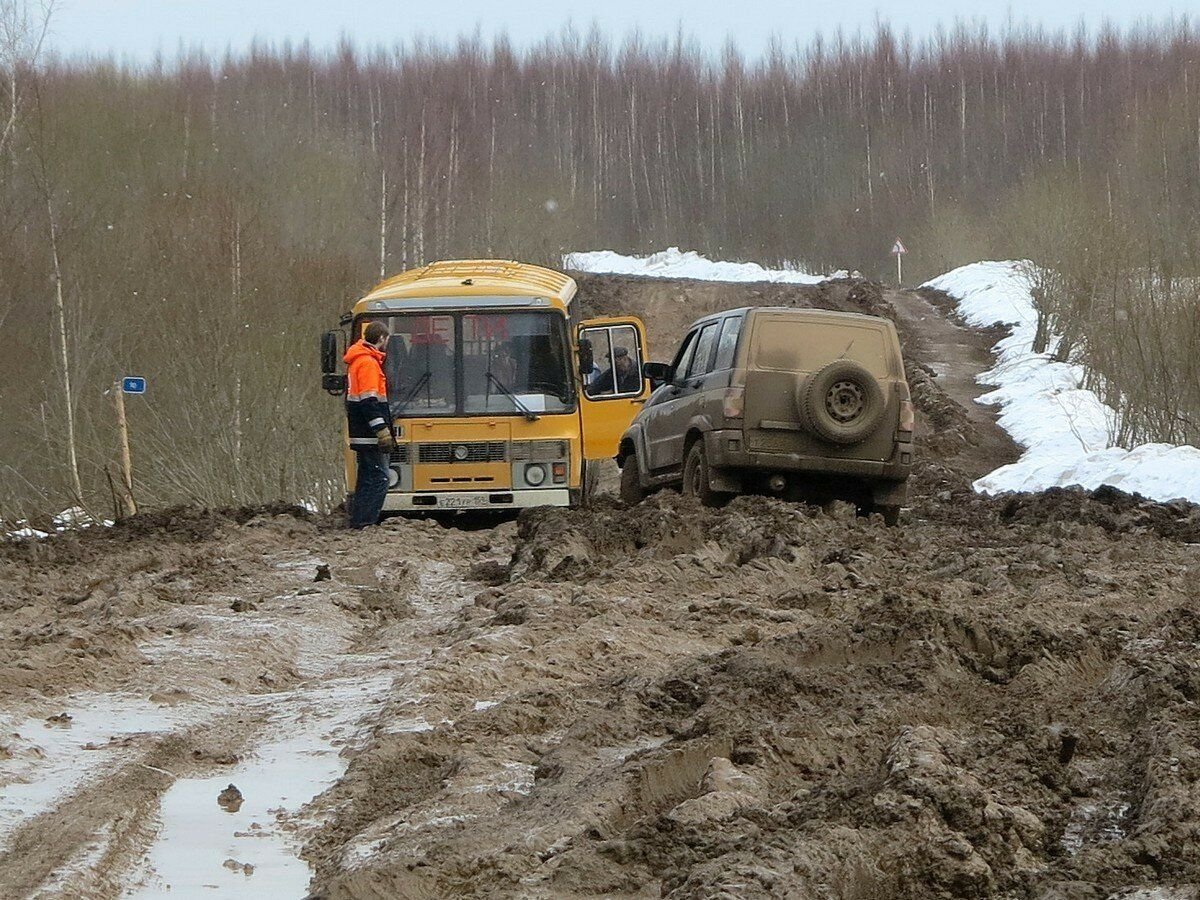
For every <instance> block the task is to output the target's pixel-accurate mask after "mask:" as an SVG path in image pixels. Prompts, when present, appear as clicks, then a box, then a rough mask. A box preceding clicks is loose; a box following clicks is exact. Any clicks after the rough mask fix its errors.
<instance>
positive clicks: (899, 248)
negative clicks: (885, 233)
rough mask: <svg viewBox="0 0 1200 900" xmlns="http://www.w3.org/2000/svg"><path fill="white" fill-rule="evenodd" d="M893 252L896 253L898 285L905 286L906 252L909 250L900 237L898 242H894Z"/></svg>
mask: <svg viewBox="0 0 1200 900" xmlns="http://www.w3.org/2000/svg"><path fill="white" fill-rule="evenodd" d="M892 252H893V253H894V254H896V287H903V286H904V263H903V262H902V260H903V259H904V254H905V253H907V252H908V248H907V247H905V246H904V244H902V243H900V238H896V243H894V244H892Z"/></svg>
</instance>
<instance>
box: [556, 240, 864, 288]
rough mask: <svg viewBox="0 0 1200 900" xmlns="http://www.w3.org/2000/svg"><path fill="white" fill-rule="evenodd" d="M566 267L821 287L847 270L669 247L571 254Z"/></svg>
mask: <svg viewBox="0 0 1200 900" xmlns="http://www.w3.org/2000/svg"><path fill="white" fill-rule="evenodd" d="M563 266H564V267H565V268H567V269H577V270H579V271H581V272H597V273H605V274H611V275H642V276H644V277H647V278H694V279H696V280H697V281H777V282H785V283H788V284H818V283H819V282H822V281H825V280H826V279H828V278H845V277H846V275H847V273H846V272H844V271H841V272H835V273H834V274H832V275H810V274H808V273H807V272H804V271H801V270H800V269H797V268H787V269H764V268H763V267H762V266H760V265H759V264H758V263H736V262H718V261H714V260H711V259H707V258H705V257H703V256H701V255H700V254H699V253H696V252H695V251H694V250H687V251H684V250H680V249H679V248H678V247H669V248H667V249H666V250H663V251H662V252H661V253H655V254H653V255H651V256H624V255H622V254H620V253H614V252H613V251H612V250H593V251H588V252H581V253H568V254H566V255H565V256H563Z"/></svg>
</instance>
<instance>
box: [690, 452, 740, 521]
mask: <svg viewBox="0 0 1200 900" xmlns="http://www.w3.org/2000/svg"><path fill="white" fill-rule="evenodd" d="M683 493H684V496H687V497H699V498H700V502H701V503H702V504H704V505H705V506H724V505H725V504H726V503H728V502H729V501H730V500H731V499H733V495H732V494H727V493H725V492H724V491H714V490H713V489H712V487H711V486H710V485H709V481H708V454H707V453H705V452H704V439H703V438H701V439H700V440H698V441H696V443H694V444H692V446H691V449H689V450H688V455H687V459H686V460H684V463H683Z"/></svg>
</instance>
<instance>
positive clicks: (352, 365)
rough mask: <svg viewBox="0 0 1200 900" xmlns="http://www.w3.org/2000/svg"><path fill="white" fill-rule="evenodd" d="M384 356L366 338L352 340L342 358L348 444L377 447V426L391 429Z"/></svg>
mask: <svg viewBox="0 0 1200 900" xmlns="http://www.w3.org/2000/svg"><path fill="white" fill-rule="evenodd" d="M383 358H384V355H383V353H381V352H380V351H378V350H376V349H375V348H374V347H372V346H371V345H370V344H368V343H367V342H366V341H361V340H360V341H355V342H354V343H353V344H351V345H350V347H349V348H348V349H347V350H346V355H345V356H343V357H342V359H343V361H344V362H345V363H346V366H347V367H348V368H347V381H348V384H347V387H346V422H347V425H348V426H349V431H350V446H352V447H377V446H379V438H377V437H376V436H375V432H377V431H378V430H379V429H380V428H389V429H390V428H391V413H390V411H389V410H388V402H387V380H386V379H385V378H384V375H383Z"/></svg>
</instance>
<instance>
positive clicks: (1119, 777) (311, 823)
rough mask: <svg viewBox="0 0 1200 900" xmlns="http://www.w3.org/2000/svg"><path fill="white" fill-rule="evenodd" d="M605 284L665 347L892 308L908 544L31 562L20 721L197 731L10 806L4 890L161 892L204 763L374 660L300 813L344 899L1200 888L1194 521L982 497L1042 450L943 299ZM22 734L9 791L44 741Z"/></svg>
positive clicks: (294, 522) (155, 530)
mask: <svg viewBox="0 0 1200 900" xmlns="http://www.w3.org/2000/svg"><path fill="white" fill-rule="evenodd" d="M580 281H581V289H582V290H583V291H584V296H585V298H586V302H588V304H589V305H590V307H591V308H590V309H589V310H588V311H589V312H590V313H595V314H599V313H606V312H617V311H632V312H637V313H639V314H641V315H643V316H645V317H646V318H647V320H648V321H649V323H650V327H651V334H652V335H653V336H654V337H655V338H656V343H657V346H656V348H655V350H654V352H653V353H652V356H653V357H654V358H656V359H662V358H664V357H665V356H666V355H667V353H668V352H670V351H669V348H670V346H671V344H672V343H673V342H674V341H676V340H677V339H678V337H679V336H680V335H681V334H682V331H683V329H684V328H686V326H687V324H688V323H690V322H691V321H692V319H694V318H695V317H697V316H698V315H701V314H703V313H704V312H706V311H708V310H709V309H710V308H711V309H714V310H715V309H720V308H726V307H734V306H741V305H747V304H750V303H771V304H775V303H779V304H782V305H792V304H795V305H813V306H830V307H833V308H844V309H859V310H864V311H872V312H878V313H881V314H888V315H893V316H894V317H895V318H896V319H897V321H898V324H899V327H900V330H901V333H902V337H903V339H904V341H905V346H906V354H907V355H908V362H909V366H910V379H911V380H912V381H913V388H914V398H915V400H916V402H917V406H918V408H919V412H920V427H921V428H922V429H924V431H923V432H922V433H923V434H924V435H925V441H924V443H923V444H922V445H921V446H922V450H923V453H922V455H921V457H920V459H921V463H920V469H919V472H918V474H917V477H916V479H915V486H914V492H913V494H914V496H913V502H912V505H911V507H910V508H909V509H908V510H907V511H906V512H905V519H904V522H903V525H902V527H900V528H892V529H889V528H886V527H884V525H883V523H882V521H881V520H879V519H878V518H858V517H856V516H855V515H854V511H853V508H851V507H849V506H843V505H840V504H833V505H831V506H830V507H827V508H817V507H809V506H803V505H793V504H787V503H783V502H779V501H773V500H766V499H763V498H755V497H746V498H740V499H738V500H736V501H735V502H733V503H732V504H730V505H729V506H728V507H726V508H724V509H720V510H710V509H704V508H701V507H699V506H696V505H693V504H690V503H688V502H685V501H684V500H683V499H682V498H680V497H679V496H678V495H677V494H674V493H671V492H664V493H660V494H657V495H655V496H653V497H651V498H650V499H649V500H648V501H646V502H645V503H643V504H642V505H640V506H638V507H635V508H625V507H623V506H622V505H620V504H619V503H618V502H616V501H615V500H613V499H611V498H601V499H599V500H598V501H597V502H596V504H595V505H594V506H593V507H592V508H590V509H581V510H549V509H548V510H533V511H528V512H526V513H524V514H523V515H522V516H521V518H520V519H519V520H518V521H517V522H515V523H506V524H502V525H499V526H497V527H494V528H487V529H478V530H464V529H458V528H445V527H443V526H441V525H438V524H437V523H434V522H430V521H410V520H390V521H388V522H387V523H386V524H385V525H384V526H383V527H381V528H379V529H377V530H375V531H373V532H370V533H368V534H363V535H351V534H349V533H346V532H343V531H340V530H338V529H337V528H336V527H335V524H336V523H335V522H333V521H332V520H327V519H323V518H317V517H312V516H309V515H307V514H304V513H303V512H300V511H296V510H290V509H285V508H272V509H262V510H238V511H226V512H220V513H210V512H203V511H196V510H175V511H170V512H168V513H164V514H160V515H158V516H154V517H141V518H139V519H135V520H132V521H130V522H128V523H122V524H121V525H119V526H116V527H114V528H112V529H105V530H95V531H88V532H83V533H81V534H77V535H67V536H63V537H57V538H54V539H52V540H49V541H45V542H41V543H28V542H27V543H22V544H19V545H8V546H4V547H3V548H2V549H0V583H2V584H3V585H4V591H3V594H2V595H0V617H2V618H0V623H2V625H3V628H0V712H2V713H3V714H4V715H5V716H6V717H7V718H6V721H18V722H34V723H37V727H38V728H41V729H43V730H45V729H49V728H52V727H53V728H63V727H65V728H70V727H71V725H70V722H69V721H66V720H60V721H63V722H64V724H61V725H59V724H52V723H48V722H46V720H47V719H50V718H52V717H57V716H59V715H60V714H62V713H64V712H66V713H67V714H68V715H75V716H77V717H78V716H80V715H81V708H82V707H83V706H84V705H86V704H88V703H94V702H96V699H97V698H98V697H99V698H103V697H109V696H114V695H121V696H132V697H137V698H141V699H142V700H144V701H146V702H148V703H152V704H154V705H155V706H156V708H161V709H162V710H165V711H166V712H169V714H170V715H171V716H174V717H176V718H175V719H172V721H173V722H176V723H177V724H176V725H175V726H173V727H170V728H166V729H159V730H157V731H154V732H153V733H151V732H138V733H134V734H132V735H130V736H129V737H128V740H127V741H126V742H125V743H123V744H121V745H120V746H112V747H110V746H108V745H105V746H104V747H103V748H99V749H96V750H94V751H90V756H89V762H90V761H92V760H94V759H95V758H96V757H97V756H102V757H103V759H104V760H105V764H104V765H103V766H97V767H96V769H95V773H94V775H93V776H92V777H89V778H86V779H80V780H79V781H78V783H77V784H75V785H73V787H72V788H71V790H70V791H69V792H67V793H65V794H64V795H63V796H61V797H58V798H56V799H54V800H53V802H50V803H48V804H46V805H44V806H43V807H41V808H39V809H35V810H31V811H29V815H27V816H25V817H24V818H22V819H20V820H19V821H16V822H15V823H8V828H7V832H2V833H0V896H5V897H9V896H12V897H22V896H34V895H42V896H87V897H118V896H121V895H122V892H123V891H125V890H127V889H129V888H130V887H132V886H136V885H137V884H139V883H144V882H143V881H141V879H144V878H145V877H146V876H145V875H144V873H143V874H138V873H139V872H140V871H141V870H140V869H139V861H140V860H142V859H143V858H144V857H145V856H146V854H147V852H148V850H149V848H150V847H152V846H153V845H154V842H155V835H156V832H157V816H158V803H159V801H160V799H161V797H162V796H163V793H164V791H166V790H167V789H168V788H169V786H170V785H171V784H172V783H173V781H174V780H175V779H179V778H186V777H190V776H193V775H204V776H222V775H223V773H224V774H229V773H230V772H231V770H232V768H233V767H234V766H235V765H236V764H237V761H238V760H242V759H245V758H248V757H252V756H253V755H254V753H255V748H256V747H257V746H259V745H260V743H261V741H262V740H263V735H264V734H265V733H266V732H267V730H269V728H270V727H271V726H270V722H269V721H268V720H269V719H270V703H269V702H268V703H266V704H265V705H264V704H263V703H262V701H263V699H264V698H266V700H267V701H270V699H271V698H272V697H275V696H280V697H283V696H288V697H294V696H296V695H297V692H299V695H301V696H303V695H304V693H303V692H304V691H306V690H310V689H317V688H320V687H321V686H322V685H324V684H327V683H328V682H329V681H330V680H331V679H337V678H344V677H346V675H347V673H348V672H354V673H360V674H362V675H363V676H364V677H369V680H368V681H365V682H363V683H364V684H366V683H369V684H371V685H376V686H377V687H374V688H372V690H371V692H370V696H369V698H367V700H369V702H363V704H362V706H361V709H359V708H358V707H355V710H356V711H355V713H354V716H355V722H356V725H355V727H354V728H353V729H351V730H350V731H347V732H344V733H340V735H339V737H338V739H337V746H338V747H339V748H340V751H339V752H340V754H341V757H342V761H343V762H344V764H345V766H346V768H345V772H344V774H342V775H341V777H340V778H339V779H338V780H337V781H336V783H334V784H333V785H332V787H330V788H329V789H328V790H325V791H324V792H323V793H320V794H319V796H316V797H315V798H314V799H313V801H312V802H311V803H310V804H309V805H308V806H307V807H306V808H305V809H304V810H303V811H302V813H301V814H299V815H296V816H292V817H290V818H289V819H288V821H287V822H286V823H285V824H286V825H287V827H288V828H290V829H292V832H293V833H294V834H295V835H296V843H297V849H298V851H299V852H302V853H303V857H304V859H305V860H306V861H307V862H308V863H309V864H310V865H311V866H312V867H313V870H314V878H313V881H312V884H311V886H310V891H311V896H313V897H320V898H329V900H334V898H337V900H341V898H385V897H386V898H391V897H417V898H439V897H462V896H478V897H484V896H487V897H492V896H499V897H544V898H559V897H585V896H588V897H591V896H606V897H673V898H709V897H781V898H847V900H850V898H862V900H867V898H887V897H898V898H914V900H915V898H928V897H938V898H950V897H996V898H1037V900H1052V898H1055V900H1058V898H1061V900H1068V898H1070V900H1076V898H1078V900H1093V898H1095V900H1100V898H1141V900H1151V898H1158V900H1182V898H1194V897H1196V886H1197V885H1200V838H1198V836H1200V715H1198V714H1197V702H1198V701H1200V606H1198V604H1200V587H1198V586H1197V585H1198V584H1200V546H1198V542H1200V510H1198V509H1197V508H1196V507H1193V506H1189V505H1187V504H1155V503H1148V502H1146V501H1144V500H1142V499H1141V498H1136V497H1130V496H1128V495H1124V494H1121V493H1120V492H1117V491H1111V490H1101V491H1096V492H1093V493H1090V494H1089V493H1084V492H1082V491H1051V492H1047V493H1045V494H1040V495H1028V496H1018V497H1008V498H998V499H987V498H983V497H980V496H977V495H975V494H973V493H972V492H971V490H970V481H971V479H972V478H973V477H975V476H976V475H978V474H979V473H980V472H981V471H983V470H985V468H986V467H994V466H995V465H998V464H1000V463H1002V462H1004V461H1007V459H1008V458H1011V454H1012V453H1013V452H1014V448H1012V447H1011V445H1010V444H1007V443H1006V442H1005V441H1004V440H1002V439H1001V437H1002V436H1001V437H998V436H997V433H996V432H995V430H994V429H995V425H994V422H993V421H991V420H990V418H989V417H988V414H987V412H986V411H980V410H978V409H974V408H972V404H971V403H970V400H971V398H972V397H973V396H975V395H977V393H978V391H979V388H978V387H977V386H975V385H974V382H973V372H972V368H973V367H976V366H981V365H984V364H986V363H987V362H988V360H987V358H986V355H985V356H983V357H980V356H978V353H979V350H980V348H981V347H983V346H986V344H984V343H983V341H985V340H986V338H980V337H978V336H976V335H973V334H972V333H970V332H965V331H963V330H962V329H958V326H954V325H953V324H952V323H945V321H944V320H943V319H935V318H931V317H932V316H936V314H937V310H936V309H935V308H934V307H931V306H929V305H928V304H927V303H926V302H925V301H924V300H922V299H921V298H920V297H918V296H917V295H914V294H907V293H905V294H885V293H883V292H882V291H881V290H880V289H879V288H878V287H877V286H874V285H870V284H867V283H864V282H842V283H836V284H828V285H821V286H818V287H815V288H807V287H797V286H791V285H758V284H756V285H729V284H724V285H709V284H703V283H687V282H660V281H646V280H642V279H629V278H608V277H601V276H585V277H582V278H581V279H580ZM918 301H920V302H918ZM954 329H957V330H954ZM959 332H962V333H959ZM660 335H661V337H659V336H660ZM974 371H978V368H975V369H974ZM918 373H919V374H918ZM934 373H935V374H934ZM972 392H974V393H972ZM323 566H327V567H328V570H327V574H328V578H326V577H325V575H324V574H322V568H321V567H323ZM318 579H320V580H318ZM339 696H341V695H339ZM289 702H291V701H289ZM339 702H341V701H339ZM192 710H196V711H197V713H196V715H190V714H189V711H192ZM200 711H202V712H203V715H201V714H200ZM21 727H22V729H25V728H27V727H28V726H26V725H22V726H21ZM296 727H297V728H301V727H303V720H300V724H298V725H297V726H296ZM6 731H7V732H8V733H5V734H3V735H0V775H2V774H3V773H4V772H6V771H7V769H6V768H5V766H6V765H8V764H11V763H15V762H18V761H20V755H21V754H23V753H27V752H31V751H30V750H29V741H28V740H27V737H28V735H27V734H26V733H25V732H22V736H20V737H19V738H18V737H17V736H14V735H13V733H12V731H11V730H9V729H6ZM231 782H235V783H236V784H237V788H238V790H239V792H240V793H242V794H244V795H245V796H246V798H248V799H250V798H253V797H254V796H255V791H256V785H255V784H254V783H253V782H247V781H245V780H244V779H243V778H242V777H240V776H238V777H233V776H232V775H230V777H221V778H220V787H219V788H218V789H217V790H218V791H219V790H220V788H223V787H224V786H225V785H226V784H229V783H231ZM2 785H3V780H2V778H0V826H5V824H6V820H5V819H4V818H3V817H2V814H3V811H4V806H3V800H2V791H3V786H2ZM216 798H217V793H216V791H214V792H213V793H212V795H211V796H209V797H208V800H207V802H208V803H210V804H213V805H215V804H216V802H217V799H216ZM98 834H104V835H107V838H106V839H105V840H106V843H104V844H103V847H102V851H95V852H93V850H92V849H90V848H92V847H93V845H94V844H95V843H96V840H97V838H96V836H97V835H98ZM89 854H90V855H89ZM228 859H230V857H228V856H226V857H222V858H221V859H218V860H216V862H215V863H214V868H216V869H222V867H223V863H224V861H226V860H228ZM232 859H233V861H234V862H235V863H236V864H237V865H238V866H239V867H241V868H239V869H238V871H237V873H236V874H237V877H239V878H242V879H243V881H244V884H245V885H246V887H245V888H244V890H245V891H247V892H249V893H244V894H243V895H244V896H264V897H265V896H277V894H276V893H274V892H273V891H272V889H271V888H272V885H271V883H270V881H269V880H267V879H269V877H270V876H269V875H268V874H265V872H264V870H263V869H262V868H261V867H260V868H255V867H253V866H250V867H249V869H248V870H247V868H246V863H245V857H243V856H242V855H235V856H234V857H232ZM80 860H85V861H86V865H81V864H80V863H79V861H80ZM225 868H228V867H225ZM243 873H244V874H243ZM213 877H214V878H216V877H217V876H216V875H214V876H213Z"/></svg>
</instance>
